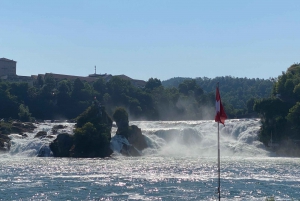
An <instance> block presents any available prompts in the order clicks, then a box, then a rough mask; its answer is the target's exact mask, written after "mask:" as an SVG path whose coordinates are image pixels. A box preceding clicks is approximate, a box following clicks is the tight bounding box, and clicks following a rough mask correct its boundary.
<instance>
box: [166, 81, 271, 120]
mask: <svg viewBox="0 0 300 201" xmlns="http://www.w3.org/2000/svg"><path fill="white" fill-rule="evenodd" d="M185 80H192V79H191V78H183V77H176V78H171V79H169V80H165V81H162V85H163V86H165V87H168V88H169V87H179V88H181V87H182V85H181V84H182V83H183V82H184V81H185ZM195 81H196V83H197V84H198V85H199V86H201V88H202V89H203V91H204V92H205V93H215V90H216V85H217V83H219V88H220V93H221V97H222V101H223V102H224V103H225V104H226V108H227V110H230V111H231V110H235V114H240V115H241V114H245V113H247V112H253V111H252V107H253V103H254V99H259V98H267V97H269V96H270V95H271V92H272V88H273V84H274V82H275V81H276V79H259V78H256V79H255V78H252V79H250V78H236V77H231V76H225V77H216V78H207V77H203V78H201V77H199V78H195Z"/></svg>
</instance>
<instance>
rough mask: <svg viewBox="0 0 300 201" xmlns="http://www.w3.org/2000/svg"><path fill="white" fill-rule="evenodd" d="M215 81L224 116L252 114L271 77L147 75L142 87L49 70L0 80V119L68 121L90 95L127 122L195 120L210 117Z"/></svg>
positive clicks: (87, 102) (266, 94)
mask: <svg viewBox="0 0 300 201" xmlns="http://www.w3.org/2000/svg"><path fill="white" fill-rule="evenodd" d="M217 82H219V83H220V91H221V97H222V101H223V104H224V107H225V110H226V113H227V114H228V116H229V117H231V118H235V117H236V116H237V115H245V114H248V113H252V112H253V104H254V99H255V98H263V97H269V96H270V93H271V89H272V85H273V83H272V81H271V80H261V79H248V78H234V77H217V78H215V79H209V78H197V79H186V78H172V79H170V80H167V81H163V82H161V81H160V80H159V79H156V78H150V79H149V80H148V81H147V82H146V85H145V87H144V88H137V87H135V86H133V85H132V84H131V82H130V81H128V80H123V79H121V78H119V77H113V78H112V79H111V80H109V81H108V82H105V81H104V80H103V79H102V78H99V79H98V80H97V81H96V82H93V83H88V82H82V81H81V80H80V79H76V80H75V81H70V80H61V81H57V80H55V79H54V78H53V77H52V76H51V74H50V75H48V76H45V77H44V78H43V77H40V76H39V77H38V79H37V80H36V81H35V82H34V84H33V86H30V85H29V84H28V83H9V82H5V81H1V82H0V111H1V112H0V117H1V118H14V119H17V118H18V119H20V120H22V121H29V120H33V119H37V120H39V119H41V120H43V119H73V118H76V117H77V116H78V115H79V114H81V113H82V112H83V111H84V110H85V109H86V108H87V107H88V106H90V105H91V104H92V103H93V101H94V99H95V98H96V99H97V101H98V102H100V104H102V105H104V106H105V108H106V111H107V113H108V114H110V115H111V114H112V113H113V111H114V110H115V108H116V107H124V108H125V109H126V110H127V111H128V113H129V116H130V119H131V120H201V119H213V118H214V115H215V108H214V106H215V87H216V83H217Z"/></svg>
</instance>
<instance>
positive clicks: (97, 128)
mask: <svg viewBox="0 0 300 201" xmlns="http://www.w3.org/2000/svg"><path fill="white" fill-rule="evenodd" d="M111 128H112V120H111V118H110V117H109V116H108V115H107V113H106V111H105V108H104V107H103V106H101V105H100V104H99V103H97V101H95V103H94V104H93V105H92V106H91V107H89V108H88V109H87V110H86V111H84V112H83V113H82V114H81V115H79V116H78V117H77V121H76V129H75V130H74V135H68V134H59V135H58V136H57V138H56V139H55V140H54V141H53V142H52V143H51V144H50V149H51V151H52V152H53V156H55V157H77V158H94V157H101V158H104V157H108V156H110V155H111V154H112V150H111V149H110V146H109V145H110V139H111Z"/></svg>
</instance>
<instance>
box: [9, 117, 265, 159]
mask: <svg viewBox="0 0 300 201" xmlns="http://www.w3.org/2000/svg"><path fill="white" fill-rule="evenodd" d="M59 124H61V125H64V127H65V128H64V129H61V130H58V132H57V133H53V132H52V128H53V126H54V125H59ZM130 124H131V125H137V126H138V127H139V128H141V129H142V133H143V134H144V135H145V136H146V139H147V143H148V145H149V148H147V149H145V150H143V151H142V154H143V155H162V156H192V157H215V156H216V153H217V125H218V124H217V123H216V122H214V121H207V120H206V121H132V122H130ZM74 125H75V124H73V123H41V124H36V126H37V129H35V130H34V132H33V133H26V134H27V136H28V137H22V136H20V135H18V134H11V135H9V137H10V138H11V148H10V151H9V153H6V154H5V155H6V156H7V157H11V156H19V157H22V156H24V157H35V156H38V155H39V156H51V151H50V149H49V144H50V143H51V142H52V141H53V140H54V139H55V138H56V135H57V134H59V133H69V134H73V128H74ZM260 126H261V123H260V120H259V119H231V120H226V123H225V126H223V125H222V124H220V144H221V157H227V156H228V157H232V156H248V157H249V156H250V157H255V156H269V155H270V152H269V151H268V150H266V148H265V146H264V145H263V144H262V143H261V142H259V141H258V132H259V129H260ZM39 131H46V132H47V136H46V137H43V138H35V135H36V134H37V133H38V132H39ZM115 133H116V128H115V127H113V128H112V137H113V138H112V141H111V147H112V149H114V150H120V149H121V146H122V143H126V142H125V140H126V139H125V140H124V139H117V140H116V138H117V136H115ZM126 141H127V140H126ZM127 142H128V141H127Z"/></svg>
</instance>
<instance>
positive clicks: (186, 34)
mask: <svg viewBox="0 0 300 201" xmlns="http://www.w3.org/2000/svg"><path fill="white" fill-rule="evenodd" d="M299 10H300V1H298V0H281V1H277V0H263V1H262V0H251V1H242V0H236V1H231V0H228V1H214V0H206V1H201V0H195V1H192V0H188V1H183V0H182V1H176V0H172V1H163V0H151V1H150V0H149V1H142V0H122V1H115V0H109V1H100V0H94V1H92V0H89V1H77V0H72V1H71V0H63V1H58V0H51V1H40V0H37V1H33V0H27V1H23V0H14V1H11V0H0V58H2V57H5V58H8V59H13V60H15V61H17V74H18V75H36V74H44V73H50V72H52V73H59V74H69V75H80V76H87V75H88V74H92V73H94V66H95V65H96V66H97V73H108V74H112V75H119V74H125V75H127V76H129V77H132V78H134V79H142V80H148V79H149V78H151V77H153V78H158V79H160V80H166V79H169V78H172V77H192V78H195V77H204V76H205V77H209V78H214V77H216V76H228V75H230V76H234V77H248V78H265V79H268V78H270V77H277V76H278V75H280V74H281V72H282V71H286V69H287V68H288V67H289V66H290V65H292V64H294V63H298V62H300V57H299V56H300V12H299Z"/></svg>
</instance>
